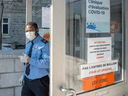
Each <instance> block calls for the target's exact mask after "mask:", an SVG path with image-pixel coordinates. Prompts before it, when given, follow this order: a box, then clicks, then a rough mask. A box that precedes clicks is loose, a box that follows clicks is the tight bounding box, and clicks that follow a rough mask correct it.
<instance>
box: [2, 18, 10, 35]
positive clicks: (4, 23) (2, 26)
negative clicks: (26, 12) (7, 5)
mask: <svg viewBox="0 0 128 96" xmlns="http://www.w3.org/2000/svg"><path fill="white" fill-rule="evenodd" d="M4 18H7V19H8V23H3V19H4ZM4 24H7V25H8V33H7V34H4V33H3V25H4ZM9 26H10V18H8V17H2V35H9Z"/></svg>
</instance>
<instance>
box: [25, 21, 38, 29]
mask: <svg viewBox="0 0 128 96" xmlns="http://www.w3.org/2000/svg"><path fill="white" fill-rule="evenodd" d="M27 25H32V26H33V27H34V28H35V30H37V29H38V25H37V24H36V23H35V22H28V23H27ZM27 25H26V26H27Z"/></svg>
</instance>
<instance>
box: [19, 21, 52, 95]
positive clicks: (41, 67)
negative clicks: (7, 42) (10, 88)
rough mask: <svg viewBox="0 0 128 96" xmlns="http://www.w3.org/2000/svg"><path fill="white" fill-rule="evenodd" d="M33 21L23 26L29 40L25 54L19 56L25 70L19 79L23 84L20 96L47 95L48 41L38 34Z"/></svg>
mask: <svg viewBox="0 0 128 96" xmlns="http://www.w3.org/2000/svg"><path fill="white" fill-rule="evenodd" d="M38 32H39V29H38V26H37V24H36V23H35V22H29V23H28V24H27V25H26V28H25V34H26V37H27V38H28V39H29V40H30V41H29V42H28V43H27V47H26V48H25V54H23V56H19V57H20V60H21V62H23V63H25V70H24V72H23V74H22V76H21V78H20V79H19V82H20V83H21V84H23V88H22V92H21V94H22V95H21V96H49V76H48V75H49V71H48V70H49V59H50V57H49V42H48V41H47V40H46V39H44V38H42V37H41V36H40V35H39V34H38Z"/></svg>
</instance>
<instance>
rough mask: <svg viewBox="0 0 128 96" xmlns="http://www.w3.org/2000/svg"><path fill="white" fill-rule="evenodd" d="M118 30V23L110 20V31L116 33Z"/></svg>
mask: <svg viewBox="0 0 128 96" xmlns="http://www.w3.org/2000/svg"><path fill="white" fill-rule="evenodd" d="M118 31H119V24H118V23H117V22H116V21H111V22H110V33H116V32H118Z"/></svg>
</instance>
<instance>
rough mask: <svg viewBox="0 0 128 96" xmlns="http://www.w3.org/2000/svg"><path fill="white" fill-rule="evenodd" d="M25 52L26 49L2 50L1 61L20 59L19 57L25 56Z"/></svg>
mask: <svg viewBox="0 0 128 96" xmlns="http://www.w3.org/2000/svg"><path fill="white" fill-rule="evenodd" d="M24 52H25V50H24V49H22V50H0V59H14V58H17V59H18V58H19V57H18V56H20V55H23V53H24Z"/></svg>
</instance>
